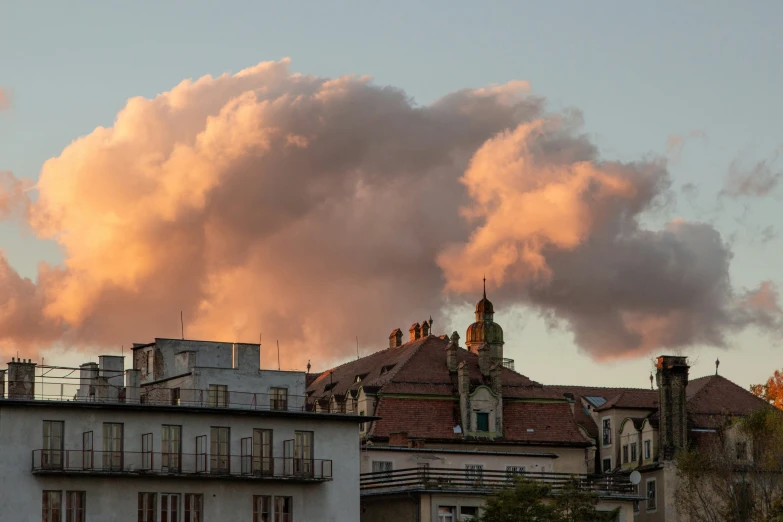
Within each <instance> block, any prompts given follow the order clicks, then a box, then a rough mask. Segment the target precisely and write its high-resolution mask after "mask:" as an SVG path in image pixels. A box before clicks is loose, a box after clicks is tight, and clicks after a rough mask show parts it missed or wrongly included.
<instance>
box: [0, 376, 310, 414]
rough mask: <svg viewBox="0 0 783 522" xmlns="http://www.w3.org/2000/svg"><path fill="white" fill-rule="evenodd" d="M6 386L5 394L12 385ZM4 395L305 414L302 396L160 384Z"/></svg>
mask: <svg viewBox="0 0 783 522" xmlns="http://www.w3.org/2000/svg"><path fill="white" fill-rule="evenodd" d="M10 385H11V383H9V391H10V389H11V387H12V386H10ZM16 389H17V391H16V392H15V393H5V394H3V395H0V398H5V399H11V400H13V399H22V400H41V401H65V402H85V403H105V404H137V405H138V404H141V405H152V406H188V407H198V408H234V409H242V410H267V411H289V412H304V411H308V409H307V406H306V404H307V402H306V396H304V395H292V394H279V393H261V392H243V391H233V390H215V389H190V388H176V387H164V386H161V385H154V384H153V385H148V386H138V387H130V386H120V385H115V384H89V385H80V384H76V383H68V382H41V381H38V382H36V383H35V386H34V387H32V386H31V387H29V388H28V389H27V390H26V391H25V392H23V393H20V392H19V391H18V387H17V388H16Z"/></svg>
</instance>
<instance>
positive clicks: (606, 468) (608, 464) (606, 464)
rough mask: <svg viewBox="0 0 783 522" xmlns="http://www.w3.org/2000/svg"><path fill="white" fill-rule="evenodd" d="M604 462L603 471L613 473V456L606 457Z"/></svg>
mask: <svg viewBox="0 0 783 522" xmlns="http://www.w3.org/2000/svg"><path fill="white" fill-rule="evenodd" d="M602 464H603V472H604V473H611V472H612V457H606V458H604V460H603V462H602Z"/></svg>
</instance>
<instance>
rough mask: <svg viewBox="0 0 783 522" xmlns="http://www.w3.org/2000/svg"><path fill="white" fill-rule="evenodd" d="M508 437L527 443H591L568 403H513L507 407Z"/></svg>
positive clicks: (504, 412)
mask: <svg viewBox="0 0 783 522" xmlns="http://www.w3.org/2000/svg"><path fill="white" fill-rule="evenodd" d="M503 423H504V432H505V433H504V435H505V437H506V439H507V440H514V441H525V442H544V443H546V442H561V443H562V442H565V443H579V444H584V443H587V442H588V441H587V439H586V438H585V436H584V435H582V432H580V431H579V428H577V426H576V423H575V422H574V418H573V416H572V415H571V406H570V405H569V404H568V403H565V402H564V403H535V402H509V403H507V404H504V405H503Z"/></svg>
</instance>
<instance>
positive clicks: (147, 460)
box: [141, 433, 152, 471]
mask: <svg viewBox="0 0 783 522" xmlns="http://www.w3.org/2000/svg"><path fill="white" fill-rule="evenodd" d="M141 469H145V470H148V471H149V470H151V469H152V433H145V434H144V435H142V436H141Z"/></svg>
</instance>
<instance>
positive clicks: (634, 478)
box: [630, 471, 642, 484]
mask: <svg viewBox="0 0 783 522" xmlns="http://www.w3.org/2000/svg"><path fill="white" fill-rule="evenodd" d="M630 478H631V484H638V483H639V482H641V481H642V474H641V473H639V472H638V471H634V472H633V473H631V477H630Z"/></svg>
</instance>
